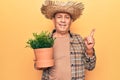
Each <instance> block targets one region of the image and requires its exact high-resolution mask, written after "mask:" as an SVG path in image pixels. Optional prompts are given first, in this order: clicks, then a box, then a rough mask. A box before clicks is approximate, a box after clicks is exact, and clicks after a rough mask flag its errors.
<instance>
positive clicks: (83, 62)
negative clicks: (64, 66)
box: [42, 33, 96, 80]
mask: <svg viewBox="0 0 120 80" xmlns="http://www.w3.org/2000/svg"><path fill="white" fill-rule="evenodd" d="M70 36H71V37H70V64H71V80H85V69H87V70H93V69H94V68H95V63H96V56H95V52H94V56H93V57H89V56H88V55H87V53H86V46H85V44H84V41H83V39H82V37H81V36H80V35H78V34H73V33H70ZM49 74H50V73H49V68H47V69H44V70H43V74H42V80H49Z"/></svg>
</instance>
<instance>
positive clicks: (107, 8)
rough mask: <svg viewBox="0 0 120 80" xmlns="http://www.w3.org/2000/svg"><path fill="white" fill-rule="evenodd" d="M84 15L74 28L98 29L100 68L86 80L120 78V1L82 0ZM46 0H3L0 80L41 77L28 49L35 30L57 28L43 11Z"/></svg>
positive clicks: (83, 30)
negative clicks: (27, 45) (41, 8)
mask: <svg viewBox="0 0 120 80" xmlns="http://www.w3.org/2000/svg"><path fill="white" fill-rule="evenodd" d="M81 1H82V2H83V3H84V4H85V10H84V12H83V15H82V16H81V17H80V19H78V20H77V21H75V22H74V23H73V24H72V26H71V31H72V32H76V33H79V34H81V35H82V37H85V36H87V35H89V33H90V31H91V30H92V29H93V28H95V29H96V32H95V35H94V37H95V42H96V45H95V49H96V55H97V64H96V68H95V69H94V70H93V71H90V72H87V73H86V80H120V74H119V73H120V0H81ZM43 2H44V0H0V80H40V76H41V71H37V70H35V69H34V67H33V58H34V54H33V50H32V49H30V48H25V46H26V41H27V40H28V39H29V38H31V37H32V33H33V32H41V31H42V30H48V31H51V30H52V29H53V28H54V27H53V24H52V21H51V20H47V19H46V18H45V17H44V16H43V15H42V14H41V12H40V7H41V5H42V3H43Z"/></svg>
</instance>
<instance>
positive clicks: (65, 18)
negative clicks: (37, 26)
mask: <svg viewBox="0 0 120 80" xmlns="http://www.w3.org/2000/svg"><path fill="white" fill-rule="evenodd" d="M72 21H73V20H72V19H71V17H70V15H69V14H67V13H57V14H55V17H54V18H53V23H54V25H55V28H56V31H57V32H59V33H67V32H68V31H69V28H70V25H71V23H72Z"/></svg>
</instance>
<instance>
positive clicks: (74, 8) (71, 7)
mask: <svg viewBox="0 0 120 80" xmlns="http://www.w3.org/2000/svg"><path fill="white" fill-rule="evenodd" d="M83 9H84V5H83V4H82V3H81V2H73V1H68V2H62V1H59V0H56V1H52V0H46V1H45V3H44V4H43V5H42V7H41V13H42V14H43V15H45V17H46V18H48V19H52V18H53V16H54V14H55V13H58V12H65V13H68V14H70V15H71V17H72V19H73V21H75V20H76V19H77V18H79V17H80V15H81V14H82V11H83Z"/></svg>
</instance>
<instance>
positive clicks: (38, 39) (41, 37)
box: [26, 31, 55, 49]
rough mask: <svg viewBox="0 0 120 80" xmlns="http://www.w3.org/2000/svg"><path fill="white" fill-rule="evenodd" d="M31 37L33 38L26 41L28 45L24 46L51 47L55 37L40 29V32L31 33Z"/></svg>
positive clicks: (35, 47)
mask: <svg viewBox="0 0 120 80" xmlns="http://www.w3.org/2000/svg"><path fill="white" fill-rule="evenodd" d="M33 37H34V39H29V40H28V41H27V44H28V45H27V46H26V47H31V48H33V49H38V48H50V47H53V44H54V40H55V39H53V38H52V37H51V36H50V33H48V32H47V31H42V32H41V33H40V34H37V33H33Z"/></svg>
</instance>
